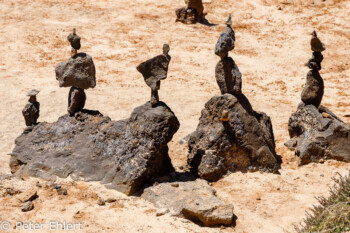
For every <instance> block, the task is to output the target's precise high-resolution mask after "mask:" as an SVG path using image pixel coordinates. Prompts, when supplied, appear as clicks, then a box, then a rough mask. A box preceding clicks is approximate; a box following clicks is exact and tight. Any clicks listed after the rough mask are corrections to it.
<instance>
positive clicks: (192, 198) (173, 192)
mask: <svg viewBox="0 0 350 233" xmlns="http://www.w3.org/2000/svg"><path fill="white" fill-rule="evenodd" d="M176 184H177V185H174V183H161V184H158V185H156V186H152V187H149V188H146V189H145V190H144V192H143V194H142V195H141V197H142V198H144V199H146V200H148V201H150V202H152V203H154V205H155V206H156V207H157V208H160V209H169V212H170V213H171V214H172V215H174V216H180V217H185V218H187V219H189V220H191V221H194V222H201V223H203V224H204V225H205V226H216V225H232V224H233V223H234V220H235V215H234V213H233V205H231V204H225V203H224V202H223V201H222V200H221V199H220V198H218V197H217V196H216V194H215V193H216V192H215V190H214V189H213V188H212V187H210V186H209V184H208V182H207V181H205V180H201V179H197V180H195V181H187V182H176Z"/></svg>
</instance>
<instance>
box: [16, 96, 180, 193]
mask: <svg viewBox="0 0 350 233" xmlns="http://www.w3.org/2000/svg"><path fill="white" fill-rule="evenodd" d="M179 125H180V124H179V121H178V120H177V118H176V116H175V115H174V113H173V112H172V111H171V109H170V108H169V107H168V106H167V105H166V104H165V103H163V102H159V103H158V104H157V105H155V106H153V107H152V105H151V104H150V103H149V102H147V103H146V104H144V105H141V106H139V107H137V108H135V109H134V111H133V112H132V114H131V117H130V118H129V119H126V120H120V121H112V120H111V119H110V118H109V117H105V116H103V115H102V114H101V113H99V112H98V111H89V110H83V111H79V112H76V113H75V114H74V115H73V116H70V115H69V114H67V115H64V116H61V117H60V118H59V119H58V120H57V121H56V122H53V123H46V122H42V123H39V124H37V125H35V126H34V127H33V128H32V130H31V131H25V132H24V133H23V134H22V135H20V136H19V137H18V138H17V139H16V141H15V144H16V145H15V148H14V150H13V152H12V156H11V161H10V167H11V171H12V173H16V174H18V175H19V176H23V175H29V176H35V177H42V178H44V179H48V180H50V179H53V180H54V179H55V178H56V176H58V177H62V178H65V177H68V176H71V177H72V178H73V179H82V180H85V181H101V182H102V183H104V184H106V185H107V186H108V187H111V188H114V189H117V190H119V191H121V192H123V193H125V194H127V195H131V194H133V193H135V192H137V191H138V190H139V189H141V188H142V187H143V186H144V185H145V183H146V182H148V181H151V180H152V179H154V178H156V177H159V176H162V175H165V174H168V173H171V172H173V171H174V168H173V166H172V164H171V160H170V158H169V156H168V146H167V143H168V142H169V141H170V140H171V139H172V137H173V135H174V134H175V133H176V131H177V130H178V128H179Z"/></svg>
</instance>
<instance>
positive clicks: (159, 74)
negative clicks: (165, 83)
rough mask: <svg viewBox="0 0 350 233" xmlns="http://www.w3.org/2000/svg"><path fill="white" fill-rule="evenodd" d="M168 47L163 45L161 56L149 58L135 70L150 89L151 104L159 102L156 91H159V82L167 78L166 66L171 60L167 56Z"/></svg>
mask: <svg viewBox="0 0 350 233" xmlns="http://www.w3.org/2000/svg"><path fill="white" fill-rule="evenodd" d="M169 50H170V47H169V45H168V44H164V45H163V54H162V55H159V56H156V57H154V58H151V59H149V60H147V61H145V62H142V63H141V64H139V65H138V66H137V67H136V69H137V71H139V72H140V73H141V74H142V76H143V78H144V80H145V82H146V84H147V85H148V86H149V87H150V88H151V101H150V102H151V104H152V105H154V104H157V103H158V102H159V96H158V90H159V89H160V81H161V80H164V79H166V78H167V75H168V66H169V63H170V60H171V57H170V55H169Z"/></svg>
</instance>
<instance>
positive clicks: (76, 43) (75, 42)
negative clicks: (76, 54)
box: [67, 28, 81, 50]
mask: <svg viewBox="0 0 350 233" xmlns="http://www.w3.org/2000/svg"><path fill="white" fill-rule="evenodd" d="M67 40H68V41H69V42H70V45H71V46H72V48H74V49H76V50H79V49H80V47H81V45H80V37H79V36H78V35H77V34H76V32H75V28H74V29H73V33H71V34H69V35H68V37H67Z"/></svg>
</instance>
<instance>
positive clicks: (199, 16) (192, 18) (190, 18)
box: [175, 0, 206, 24]
mask: <svg viewBox="0 0 350 233" xmlns="http://www.w3.org/2000/svg"><path fill="white" fill-rule="evenodd" d="M185 4H186V5H187V7H182V8H178V9H176V11H175V14H176V22H182V23H185V24H195V23H197V22H205V15H206V14H205V13H204V12H203V11H204V7H203V3H202V0H185Z"/></svg>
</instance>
